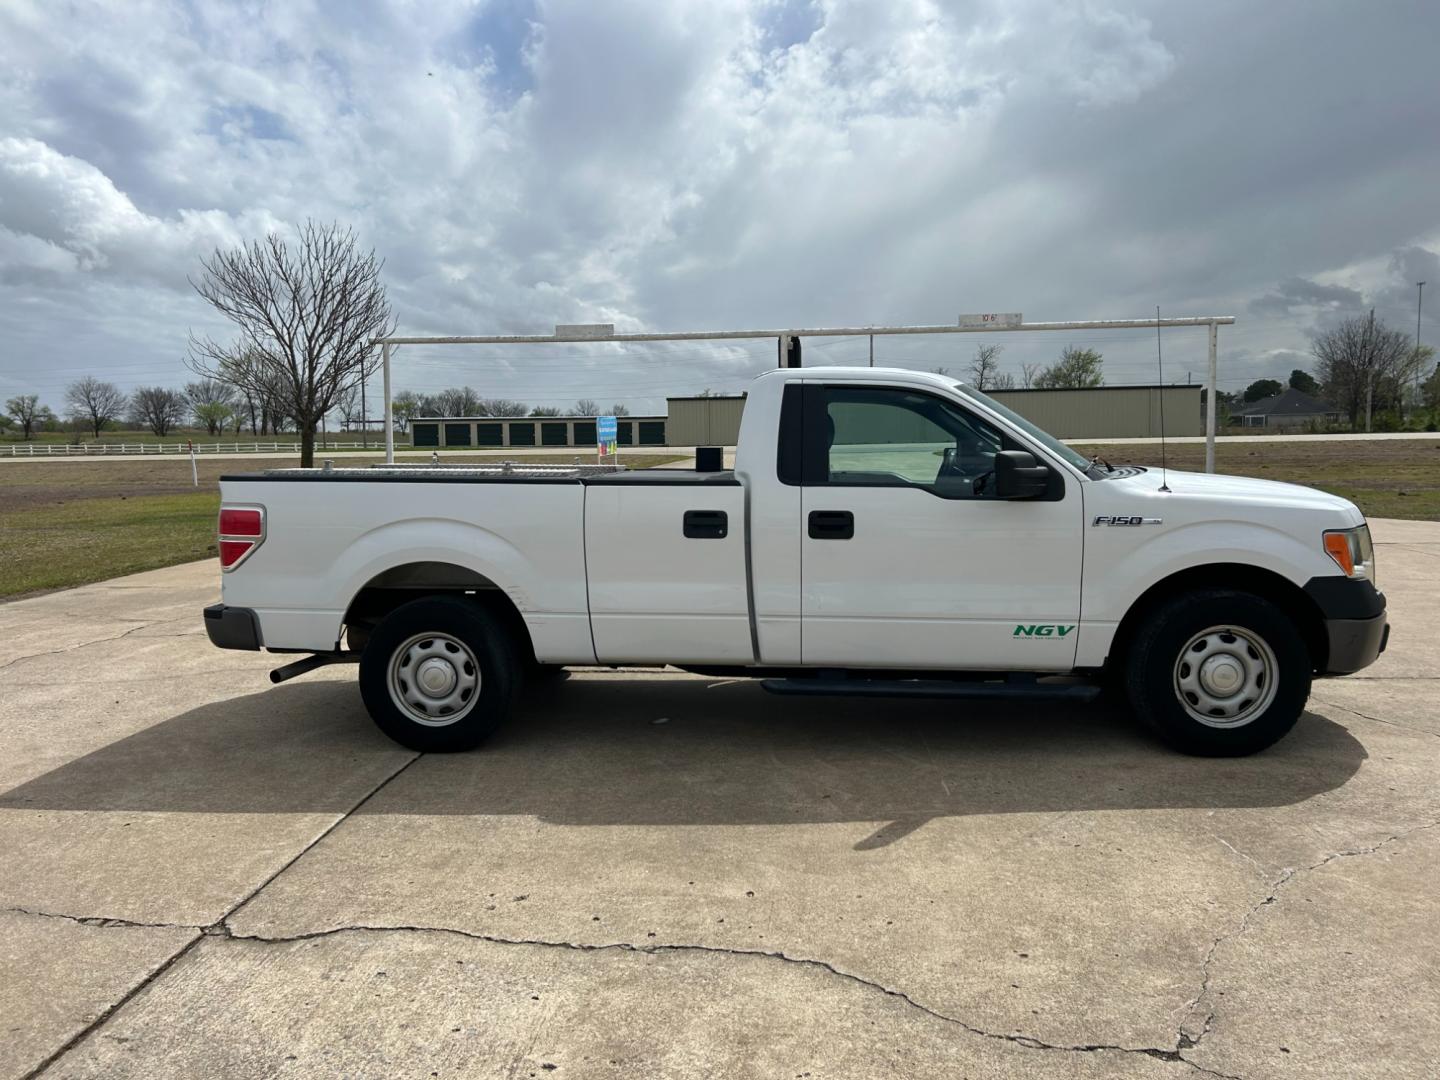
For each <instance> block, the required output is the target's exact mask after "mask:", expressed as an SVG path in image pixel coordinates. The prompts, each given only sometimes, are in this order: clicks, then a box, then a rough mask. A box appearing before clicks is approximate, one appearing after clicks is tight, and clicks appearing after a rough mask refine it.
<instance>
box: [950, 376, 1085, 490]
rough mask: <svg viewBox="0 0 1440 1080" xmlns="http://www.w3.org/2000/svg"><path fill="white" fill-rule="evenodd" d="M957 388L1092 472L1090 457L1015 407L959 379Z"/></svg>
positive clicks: (1063, 456)
mask: <svg viewBox="0 0 1440 1080" xmlns="http://www.w3.org/2000/svg"><path fill="white" fill-rule="evenodd" d="M955 389H956V390H958V391H960V393H961V394H963V395H964V396H965V397H967V398H970V399H971V400H972V401H978V402H979V403H980V404H982V405H984V406H985V407H986V408H987V409H993V410H994V411H995V412H997V413H999V414H1000V415H1001V416H1003V417H1004V418H1005V419H1006V420H1009V421H1010V422H1011V423H1012V424H1014V425H1015V426H1016V427H1018V428H1019V429H1020V430H1021V431H1023V432H1025V434H1027V435H1029V436H1030V437H1031V438H1032V439H1034V440H1035V441H1036V442H1038V443H1040V444H1041V445H1043V446H1044V447H1045V449H1047V450H1049V451H1050V452H1051V453H1053V454H1054V455H1055V456H1056V457H1061V458H1064V459H1065V460H1066V461H1068V462H1069V463H1070V464H1071V465H1074V466H1075V467H1076V468H1077V469H1079V470H1080V471H1081V472H1083V473H1086V474H1088V473H1089V472H1090V459H1089V458H1087V457H1085V455H1083V454H1077V453H1076V452H1075V451H1074V450H1071V449H1070V447H1068V446H1066V445H1065V444H1064V443H1062V442H1061V441H1060V440H1059V439H1057V438H1055V436H1054V435H1051V434H1050V433H1049V432H1048V431H1045V430H1043V429H1041V428H1038V427H1036V426H1035V425H1034V424H1032V423H1031V422H1030V421H1029V420H1026V419H1025V417H1023V416H1021V415H1020V414H1019V413H1017V412H1016V411H1015V410H1014V409H1010V408H1007V407H1006V406H1004V405H1001V404H1000V402H998V401H996V400H995V399H994V398H992V397H990V396H989V395H988V394H983V393H981V392H980V391H979V390H976V389H975V388H974V387H970V386H966V385H965V384H964V383H962V382H958V381H957V382H956V383H955Z"/></svg>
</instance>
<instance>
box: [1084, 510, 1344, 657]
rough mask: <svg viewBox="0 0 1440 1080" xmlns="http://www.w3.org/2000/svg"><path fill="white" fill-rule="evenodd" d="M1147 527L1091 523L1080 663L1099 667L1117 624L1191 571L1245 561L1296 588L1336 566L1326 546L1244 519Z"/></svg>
mask: <svg viewBox="0 0 1440 1080" xmlns="http://www.w3.org/2000/svg"><path fill="white" fill-rule="evenodd" d="M1146 529H1147V527H1146V526H1143V525H1141V526H1134V527H1130V528H1107V527H1097V528H1092V529H1089V530H1088V532H1089V533H1090V537H1089V538H1088V542H1087V543H1086V545H1085V561H1084V572H1083V573H1084V577H1083V581H1082V586H1081V630H1080V640H1079V643H1078V644H1079V651H1078V654H1077V656H1076V660H1075V663H1076V666H1077V667H1098V666H1099V665H1100V664H1102V663H1103V662H1104V660H1105V657H1106V655H1107V654H1108V653H1109V651H1110V643H1111V640H1112V639H1113V638H1114V636H1115V630H1116V628H1117V627H1118V626H1119V624H1120V621H1121V620H1122V619H1123V618H1124V617H1125V615H1126V613H1127V612H1128V611H1129V610H1130V609H1131V607H1133V606H1134V604H1135V602H1136V601H1137V600H1139V599H1140V597H1141V596H1143V595H1144V594H1145V593H1146V592H1147V591H1148V590H1149V589H1150V588H1151V587H1153V586H1154V585H1155V584H1157V583H1158V582H1160V581H1163V580H1164V579H1166V578H1168V577H1171V576H1172V575H1174V574H1178V573H1180V572H1181V571H1184V570H1193V569H1196V568H1197V567H1203V566H1214V565H1217V564H1239V565H1243V566H1253V567H1257V568H1259V569H1261V570H1267V571H1269V572H1271V573H1273V574H1276V575H1278V576H1279V577H1282V578H1284V579H1285V580H1286V581H1289V582H1291V583H1292V584H1293V585H1295V586H1296V587H1301V586H1303V585H1304V584H1305V582H1306V581H1308V580H1309V579H1310V578H1312V577H1315V576H1317V575H1324V574H1332V573H1334V572H1335V566H1334V564H1333V563H1331V562H1330V561H1329V557H1328V556H1326V555H1325V553H1324V551H1323V549H1322V548H1321V546H1320V534H1319V532H1317V533H1316V536H1315V543H1314V544H1313V545H1308V544H1305V543H1303V542H1302V541H1301V540H1300V539H1299V538H1298V537H1296V536H1294V535H1293V534H1292V533H1289V532H1286V531H1285V530H1282V529H1278V528H1275V527H1273V526H1269V525H1266V524H1263V523H1260V522H1255V521H1244V520H1216V521H1200V522H1193V523H1189V524H1181V525H1176V526H1174V527H1171V528H1167V529H1165V530H1164V531H1163V532H1156V531H1150V532H1148V533H1147V532H1146Z"/></svg>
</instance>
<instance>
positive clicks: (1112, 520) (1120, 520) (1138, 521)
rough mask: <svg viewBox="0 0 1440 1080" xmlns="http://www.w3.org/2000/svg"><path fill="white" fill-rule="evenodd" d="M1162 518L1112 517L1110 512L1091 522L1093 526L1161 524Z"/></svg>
mask: <svg viewBox="0 0 1440 1080" xmlns="http://www.w3.org/2000/svg"><path fill="white" fill-rule="evenodd" d="M1162 520H1163V519H1162V518H1147V517H1111V516H1110V515H1109V514H1101V515H1100V516H1099V517H1097V518H1096V519H1095V520H1094V521H1092V522H1091V523H1090V525H1091V527H1092V528H1093V527H1094V526H1096V525H1159V524H1160V522H1161V521H1162Z"/></svg>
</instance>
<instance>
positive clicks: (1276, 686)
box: [1125, 589, 1311, 757]
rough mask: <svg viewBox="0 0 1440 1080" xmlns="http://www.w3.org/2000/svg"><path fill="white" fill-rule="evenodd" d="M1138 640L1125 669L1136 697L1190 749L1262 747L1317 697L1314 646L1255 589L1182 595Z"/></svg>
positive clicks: (1224, 753)
mask: <svg viewBox="0 0 1440 1080" xmlns="http://www.w3.org/2000/svg"><path fill="white" fill-rule="evenodd" d="M1133 641H1134V644H1133V647H1132V650H1131V654H1130V657H1129V660H1128V663H1127V666H1126V672H1125V684H1126V692H1127V694H1128V696H1129V698H1130V701H1131V704H1132V705H1133V706H1134V707H1135V711H1136V712H1137V713H1138V714H1139V715H1140V717H1141V718H1142V719H1143V720H1145V722H1146V723H1148V724H1149V725H1150V726H1151V727H1152V728H1154V730H1155V731H1156V732H1157V733H1158V734H1159V735H1160V737H1161V738H1163V739H1164V740H1165V741H1166V742H1168V743H1169V744H1170V745H1171V746H1173V747H1175V748H1176V749H1178V750H1181V751H1184V752H1185V753H1187V754H1200V755H1205V756H1209V757H1235V756H1239V755H1243V754H1253V753H1255V752H1256V751H1257V750H1263V749H1265V748H1266V747H1267V746H1270V745H1271V744H1273V743H1274V742H1275V741H1276V740H1278V739H1280V738H1281V737H1282V736H1284V735H1285V734H1286V733H1287V732H1288V731H1289V730H1290V729H1291V728H1292V727H1294V726H1295V722H1296V721H1297V720H1299V719H1300V714H1301V713H1302V712H1303V711H1304V709H1305V702H1306V699H1307V698H1309V696H1310V669H1311V664H1310V653H1309V650H1308V649H1307V648H1306V646H1305V641H1304V638H1303V637H1302V636H1301V634H1300V630H1299V628H1298V627H1297V626H1296V625H1295V624H1294V622H1293V621H1292V620H1291V619H1290V618H1289V617H1288V616H1287V615H1286V614H1285V613H1284V612H1283V611H1282V610H1280V608H1278V607H1277V606H1276V605H1274V604H1273V603H1271V602H1270V601H1268V600H1266V599H1264V598H1262V597H1259V596H1255V595H1253V594H1251V593H1243V592H1237V591H1233V590H1229V589H1203V590H1199V591H1196V592H1193V593H1187V594H1185V595H1183V596H1179V597H1176V598H1175V599H1173V600H1170V601H1169V602H1167V603H1166V604H1164V605H1163V606H1162V607H1160V608H1158V609H1157V610H1156V611H1155V612H1154V613H1152V614H1151V615H1150V616H1149V618H1148V619H1147V620H1146V622H1145V624H1144V625H1143V626H1141V628H1140V631H1139V633H1138V634H1136V635H1135V637H1134V639H1133Z"/></svg>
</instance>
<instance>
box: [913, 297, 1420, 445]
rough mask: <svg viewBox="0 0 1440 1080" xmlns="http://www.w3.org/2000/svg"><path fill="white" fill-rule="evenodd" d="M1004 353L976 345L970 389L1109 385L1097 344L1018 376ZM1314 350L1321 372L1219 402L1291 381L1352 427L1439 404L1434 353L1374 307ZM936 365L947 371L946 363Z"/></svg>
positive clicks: (1028, 367)
mask: <svg viewBox="0 0 1440 1080" xmlns="http://www.w3.org/2000/svg"><path fill="white" fill-rule="evenodd" d="M1003 351H1004V346H1003V345H981V346H980V347H979V348H977V349H976V350H975V355H974V356H973V357H972V358H971V360H970V362H969V365H968V367H967V374H968V375H969V379H968V381H969V383H970V385H971V386H974V387H975V388H976V389H977V390H1014V389H1016V388H1017V387H1021V386H1023V387H1025V388H1030V387H1034V388H1037V389H1056V390H1081V389H1088V388H1091V387H1096V386H1103V385H1104V383H1105V378H1104V373H1103V370H1102V368H1103V357H1102V355H1101V354H1100V353H1099V352H1097V351H1096V350H1094V349H1081V348H1077V347H1076V346H1073V345H1067V346H1065V348H1064V349H1062V350H1061V352H1060V358H1059V359H1058V360H1056V361H1055V362H1054V363H1053V364H1050V365H1048V366H1047V365H1042V364H1022V365H1021V374H1020V378H1019V379H1018V380H1017V379H1016V377H1015V375H1014V374H1013V373H1011V372H1005V371H1001V370H1000V354H1001V353H1002V352H1003ZM1310 353H1311V355H1312V356H1313V357H1314V358H1315V374H1313V375H1312V374H1311V373H1310V372H1308V371H1306V370H1304V369H1303V368H1295V369H1294V370H1292V371H1291V372H1290V377H1289V379H1288V381H1287V383H1286V384H1283V385H1282V384H1281V383H1280V382H1279V381H1278V380H1276V379H1269V378H1266V379H1256V380H1255V381H1254V382H1252V383H1251V384H1250V385H1249V386H1247V387H1246V388H1245V389H1244V391H1242V392H1241V393H1238V394H1230V393H1226V392H1224V391H1220V392H1219V393H1217V394H1216V401H1217V402H1218V403H1219V404H1220V405H1221V406H1222V408H1223V409H1229V408H1235V407H1238V406H1240V405H1248V404H1251V403H1253V402H1256V401H1262V400H1264V399H1265V398H1268V397H1274V396H1275V395H1276V394H1279V393H1282V392H1283V391H1284V390H1285V388H1286V386H1289V387H1291V388H1293V389H1296V390H1299V391H1302V392H1303V393H1306V394H1309V395H1311V396H1312V397H1316V398H1319V399H1321V400H1322V401H1325V402H1327V403H1328V404H1330V405H1333V406H1334V407H1335V409H1336V410H1337V411H1338V412H1340V413H1341V414H1342V415H1344V416H1345V417H1346V418H1347V419H1348V420H1349V422H1350V425H1351V426H1352V427H1359V426H1360V425H1361V423H1362V421H1363V420H1364V419H1365V417H1366V415H1367V413H1369V414H1372V415H1378V414H1396V413H1399V412H1401V411H1403V410H1404V409H1405V408H1406V407H1407V406H1408V407H1412V408H1413V407H1417V406H1419V407H1423V408H1425V409H1428V410H1437V409H1440V364H1436V363H1434V360H1435V350H1434V349H1433V348H1432V347H1430V346H1429V345H1419V344H1417V343H1416V342H1415V340H1414V339H1413V338H1412V337H1411V336H1410V335H1408V334H1406V333H1405V332H1404V331H1401V330H1396V329H1394V328H1392V327H1389V326H1387V325H1386V324H1385V322H1384V321H1383V320H1381V319H1377V318H1376V317H1375V313H1374V312H1373V311H1371V312H1370V313H1369V314H1368V315H1363V316H1354V317H1352V318H1349V319H1345V320H1344V321H1343V322H1341V323H1340V324H1339V325H1337V326H1335V327H1333V328H1331V329H1329V330H1326V331H1324V332H1322V333H1320V334H1317V335H1316V336H1315V338H1314V340H1313V341H1312V342H1311V346H1310ZM934 370H935V371H937V372H939V373H940V374H942V375H947V374H949V371H948V369H946V368H943V367H941V368H935V369H934ZM1417 383H1418V391H1417Z"/></svg>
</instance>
